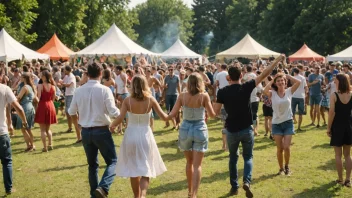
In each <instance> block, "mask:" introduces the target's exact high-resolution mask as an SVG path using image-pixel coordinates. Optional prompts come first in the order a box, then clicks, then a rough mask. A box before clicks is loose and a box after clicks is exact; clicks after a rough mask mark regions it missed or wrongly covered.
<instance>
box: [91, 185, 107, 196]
mask: <svg viewBox="0 0 352 198" xmlns="http://www.w3.org/2000/svg"><path fill="white" fill-rule="evenodd" d="M94 195H95V197H96V198H106V197H108V194H107V193H106V192H105V190H104V189H103V188H102V187H98V188H97V189H95V191H94Z"/></svg>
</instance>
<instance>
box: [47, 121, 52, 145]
mask: <svg viewBox="0 0 352 198" xmlns="http://www.w3.org/2000/svg"><path fill="white" fill-rule="evenodd" d="M45 131H46V134H47V136H48V146H53V133H52V132H51V130H50V124H48V125H46V129H45Z"/></svg>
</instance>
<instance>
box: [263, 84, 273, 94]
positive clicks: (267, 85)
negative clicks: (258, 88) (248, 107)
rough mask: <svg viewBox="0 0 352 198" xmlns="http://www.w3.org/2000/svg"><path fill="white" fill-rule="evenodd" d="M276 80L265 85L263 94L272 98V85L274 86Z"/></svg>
mask: <svg viewBox="0 0 352 198" xmlns="http://www.w3.org/2000/svg"><path fill="white" fill-rule="evenodd" d="M273 82H274V80H272V81H270V82H269V83H267V84H266V85H265V88H264V90H263V94H264V95H266V96H268V97H269V98H271V91H270V90H271V85H272V84H273Z"/></svg>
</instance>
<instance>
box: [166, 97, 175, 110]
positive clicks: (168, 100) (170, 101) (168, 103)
mask: <svg viewBox="0 0 352 198" xmlns="http://www.w3.org/2000/svg"><path fill="white" fill-rule="evenodd" d="M176 100H177V95H166V96H165V104H166V111H167V112H168V113H170V112H171V111H172V108H174V106H175V103H176Z"/></svg>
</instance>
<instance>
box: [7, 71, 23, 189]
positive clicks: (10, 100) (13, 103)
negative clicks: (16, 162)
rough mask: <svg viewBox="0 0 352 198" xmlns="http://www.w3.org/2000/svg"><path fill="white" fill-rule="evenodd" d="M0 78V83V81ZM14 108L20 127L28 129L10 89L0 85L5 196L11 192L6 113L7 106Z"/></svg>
mask: <svg viewBox="0 0 352 198" xmlns="http://www.w3.org/2000/svg"><path fill="white" fill-rule="evenodd" d="M2 78H3V77H2V76H0V82H1V81H2ZM9 104H10V105H11V106H12V107H14V108H15V110H16V112H17V115H18V116H19V117H20V118H21V120H22V127H23V128H28V126H27V120H26V116H25V114H24V111H23V109H22V107H21V105H20V104H19V103H18V102H17V99H16V96H15V95H14V94H13V92H12V90H11V89H10V87H8V86H6V85H3V84H0V145H1V147H0V160H1V164H2V174H3V181H4V185H5V192H6V194H7V195H9V194H11V192H12V151H11V143H10V137H9V131H8V127H9V126H7V124H6V120H7V119H11V114H10V113H9V112H7V111H6V107H7V105H9Z"/></svg>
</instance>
